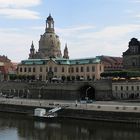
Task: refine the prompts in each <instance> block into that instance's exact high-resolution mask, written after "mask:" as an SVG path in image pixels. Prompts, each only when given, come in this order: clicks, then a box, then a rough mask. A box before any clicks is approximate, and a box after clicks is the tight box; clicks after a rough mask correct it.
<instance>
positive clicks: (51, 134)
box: [0, 113, 140, 140]
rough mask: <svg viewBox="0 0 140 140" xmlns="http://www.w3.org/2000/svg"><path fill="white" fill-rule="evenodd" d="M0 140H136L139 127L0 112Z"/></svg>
mask: <svg viewBox="0 0 140 140" xmlns="http://www.w3.org/2000/svg"><path fill="white" fill-rule="evenodd" d="M0 140H140V126H139V125H134V124H133V125H132V124H129V125H128V124H121V123H105V122H94V121H84V120H71V119H63V120H56V121H46V122H43V121H36V120H33V119H31V118H27V117H24V116H19V115H18V116H16V115H13V114H7V113H0Z"/></svg>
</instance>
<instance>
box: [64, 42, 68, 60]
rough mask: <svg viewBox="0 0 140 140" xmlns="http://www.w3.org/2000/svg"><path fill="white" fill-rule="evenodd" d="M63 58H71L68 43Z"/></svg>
mask: <svg viewBox="0 0 140 140" xmlns="http://www.w3.org/2000/svg"><path fill="white" fill-rule="evenodd" d="M63 58H66V59H69V52H68V47H67V44H66V45H65V49H64V56H63Z"/></svg>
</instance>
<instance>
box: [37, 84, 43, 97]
mask: <svg viewBox="0 0 140 140" xmlns="http://www.w3.org/2000/svg"><path fill="white" fill-rule="evenodd" d="M43 88H44V86H42V87H41V88H40V89H39V94H38V98H39V99H40V98H41V93H40V92H41V89H43Z"/></svg>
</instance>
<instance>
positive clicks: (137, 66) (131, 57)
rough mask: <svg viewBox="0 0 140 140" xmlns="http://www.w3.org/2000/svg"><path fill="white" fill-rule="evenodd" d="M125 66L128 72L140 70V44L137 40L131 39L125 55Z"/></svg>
mask: <svg viewBox="0 0 140 140" xmlns="http://www.w3.org/2000/svg"><path fill="white" fill-rule="evenodd" d="M123 66H124V69H128V70H140V42H139V41H138V40H137V39H136V38H132V39H131V41H130V42H129V45H128V49H127V50H126V51H125V52H124V53H123Z"/></svg>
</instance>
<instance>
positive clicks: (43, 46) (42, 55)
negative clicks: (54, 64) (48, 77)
mask: <svg viewBox="0 0 140 140" xmlns="http://www.w3.org/2000/svg"><path fill="white" fill-rule="evenodd" d="M60 46H61V44H60V41H59V36H58V35H56V34H55V30H54V20H53V18H52V16H51V15H49V16H48V17H47V20H46V28H45V33H44V34H43V35H41V37H40V40H39V49H38V52H37V54H36V57H37V58H39V59H47V58H50V57H51V58H62V54H61V50H60Z"/></svg>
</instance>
